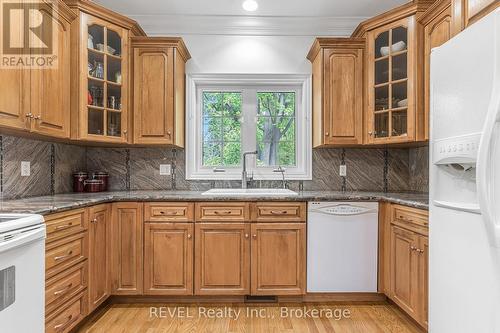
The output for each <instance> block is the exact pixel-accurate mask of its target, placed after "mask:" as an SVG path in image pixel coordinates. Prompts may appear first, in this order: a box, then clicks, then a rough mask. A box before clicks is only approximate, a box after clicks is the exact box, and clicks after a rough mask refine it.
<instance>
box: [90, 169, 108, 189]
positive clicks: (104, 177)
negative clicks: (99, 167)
mask: <svg viewBox="0 0 500 333" xmlns="http://www.w3.org/2000/svg"><path fill="white" fill-rule="evenodd" d="M92 179H97V180H100V181H102V184H101V191H102V192H105V191H107V190H108V179H109V174H108V173H107V172H104V171H96V172H94V173H93V174H92Z"/></svg>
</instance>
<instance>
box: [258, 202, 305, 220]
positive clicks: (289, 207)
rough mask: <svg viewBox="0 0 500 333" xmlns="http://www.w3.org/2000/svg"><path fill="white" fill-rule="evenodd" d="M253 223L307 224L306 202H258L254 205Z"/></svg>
mask: <svg viewBox="0 0 500 333" xmlns="http://www.w3.org/2000/svg"><path fill="white" fill-rule="evenodd" d="M252 221H255V222H305V221H306V204H305V203H304V202H257V203H254V204H252Z"/></svg>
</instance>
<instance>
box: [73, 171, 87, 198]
mask: <svg viewBox="0 0 500 333" xmlns="http://www.w3.org/2000/svg"><path fill="white" fill-rule="evenodd" d="M87 178H88V174H87V173H86V172H82V171H80V172H75V173H74V174H73V191H74V192H78V193H80V192H84V191H85V184H84V181H85V180H87Z"/></svg>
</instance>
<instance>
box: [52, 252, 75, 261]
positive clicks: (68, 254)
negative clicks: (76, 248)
mask: <svg viewBox="0 0 500 333" xmlns="http://www.w3.org/2000/svg"><path fill="white" fill-rule="evenodd" d="M72 254H73V250H70V251H68V253H67V254H65V255H63V256H57V257H54V260H55V261H59V260H63V259H66V258H68V257H71V255H72Z"/></svg>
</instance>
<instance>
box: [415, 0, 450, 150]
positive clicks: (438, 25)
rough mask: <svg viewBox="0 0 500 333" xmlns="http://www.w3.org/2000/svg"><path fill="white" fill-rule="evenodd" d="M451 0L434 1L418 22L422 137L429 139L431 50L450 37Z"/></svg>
mask: <svg viewBox="0 0 500 333" xmlns="http://www.w3.org/2000/svg"><path fill="white" fill-rule="evenodd" d="M451 14H452V13H451V1H450V0H439V1H436V2H435V3H434V4H433V5H432V6H431V7H430V8H429V9H428V10H427V11H426V12H425V13H424V14H423V15H422V16H420V17H419V23H420V25H421V26H422V29H423V34H424V71H425V72H424V117H425V120H424V123H425V125H424V126H425V127H424V129H425V131H424V139H425V140H429V118H430V81H431V69H430V64H431V50H432V49H433V48H435V47H438V46H441V45H442V44H444V43H445V42H447V41H448V40H450V39H451V37H452V31H453V30H452V28H453V27H452V15H451Z"/></svg>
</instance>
